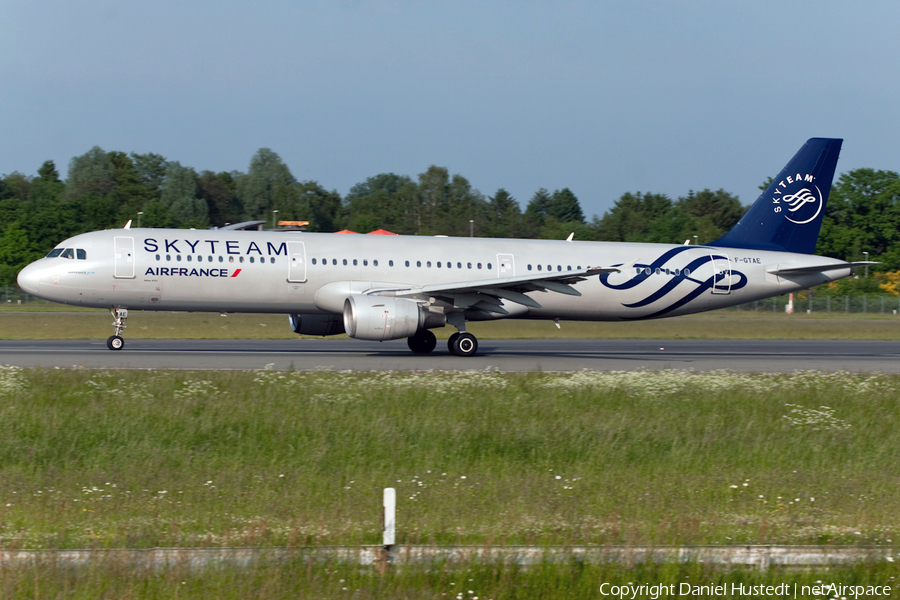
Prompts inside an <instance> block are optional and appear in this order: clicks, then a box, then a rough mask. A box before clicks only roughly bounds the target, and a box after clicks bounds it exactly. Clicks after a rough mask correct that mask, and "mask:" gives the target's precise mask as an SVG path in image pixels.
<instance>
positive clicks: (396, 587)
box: [0, 561, 900, 600]
mask: <svg viewBox="0 0 900 600" xmlns="http://www.w3.org/2000/svg"><path fill="white" fill-rule="evenodd" d="M898 571H900V570H898V568H897V567H896V566H895V565H894V564H891V563H885V562H881V563H875V564H861V565H857V566H854V567H836V568H831V569H827V570H826V569H814V570H798V571H794V570H791V571H782V570H778V569H770V570H767V571H757V570H752V569H747V568H735V569H723V568H715V567H710V566H704V565H700V564H683V565H673V564H665V565H654V564H649V565H639V566H635V567H630V568H626V567H620V566H614V565H585V564H579V563H577V562H572V563H568V564H562V565H551V564H546V565H541V566H537V567H529V568H523V567H517V566H515V565H509V564H506V565H479V564H477V563H474V564H461V565H436V566H434V567H431V568H406V569H391V570H389V571H388V572H387V573H384V574H380V573H378V572H376V571H375V570H374V569H372V568H360V567H355V566H349V565H341V564H333V565H329V564H325V565H312V564H308V563H305V562H302V561H289V562H286V563H281V564H261V565H257V566H254V567H249V568H233V567H229V568H205V569H191V568H187V567H176V568H173V569H168V570H146V569H135V568H133V567H129V566H128V565H123V564H120V563H116V562H115V561H108V562H103V561H101V562H99V563H98V564H94V565H92V566H90V567H86V568H79V569H71V568H64V567H60V566H56V565H52V564H45V565H39V566H36V567H32V566H21V567H16V568H12V569H6V570H0V595H2V597H4V598H37V597H43V598H51V597H52V598H56V597H65V598H71V599H73V600H77V599H79V598H85V599H91V600H94V599H96V598H144V599H148V598H163V599H167V600H168V599H170V598H218V599H230V598H235V599H241V600H243V599H245V598H260V599H268V598H354V599H356V598H362V599H366V600H368V599H380V598H389V599H398V598H399V599H403V598H414V599H419V598H436V599H441V598H449V599H454V598H461V599H466V600H474V599H475V598H478V599H481V600H487V599H493V600H503V599H515V600H530V599H538V600H539V599H545V598H565V599H567V600H579V599H585V600H588V599H591V600H593V599H596V598H603V597H604V596H610V594H612V593H613V592H615V591H617V590H618V589H619V586H629V589H634V588H635V587H637V586H640V585H642V584H643V585H647V586H655V587H654V588H645V589H644V590H640V588H638V589H639V591H643V592H645V593H642V594H640V595H638V596H637V597H638V598H657V597H658V598H672V597H677V596H673V595H672V594H671V592H672V591H674V592H676V594H678V593H679V592H681V593H682V596H681V597H703V598H708V597H712V596H710V595H709V594H703V593H701V594H695V595H689V594H690V592H691V590H697V589H698V588H697V586H724V588H720V589H724V590H726V591H727V592H728V593H727V594H722V595H721V596H720V597H741V598H772V597H776V598H784V597H788V598H794V597H795V596H794V589H795V588H794V586H795V585H796V592H797V596H796V597H798V598H825V597H828V598H830V597H841V596H840V595H839V596H832V595H826V594H825V593H818V594H813V593H812V592H813V588H814V587H816V586H821V585H823V584H825V585H828V584H836V585H842V586H862V589H863V590H865V589H866V588H867V587H868V588H869V592H870V595H869V596H865V595H864V594H863V593H858V597H877V598H885V597H896V596H897V593H896V592H895V591H894V590H895V589H896V588H897V585H896V581H897V577H898V575H900V573H898ZM614 586H616V587H614ZM661 586H667V588H666V590H665V592H666V593H665V595H663V589H662V587H661ZM759 586H784V588H781V589H780V590H779V591H782V592H783V591H784V589H785V588H786V590H787V592H788V593H787V594H777V595H776V594H773V593H772V592H769V593H765V592H763V593H753V592H754V591H755V590H759ZM869 586H871V587H869ZM874 586H878V587H879V590H878V591H879V592H883V591H884V588H883V586H891V592H890V595H889V596H885V595H880V594H879V595H877V596H873V595H871V592H872V591H874V590H873V589H872V587H874ZM706 589H709V588H706ZM738 590H741V591H743V593H739V592H738ZM700 591H701V592H702V591H705V590H704V589H703V588H700ZM773 591H774V590H773ZM612 597H614V598H618V597H619V596H618V595H614V596H612ZM625 597H633V596H628V595H627V592H626V596H625ZM843 597H853V595H851V593H848V592H847V590H846V589H845V590H844V594H843Z"/></svg>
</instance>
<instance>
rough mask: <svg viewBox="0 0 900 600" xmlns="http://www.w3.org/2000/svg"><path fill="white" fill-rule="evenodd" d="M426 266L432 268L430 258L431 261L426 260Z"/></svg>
mask: <svg viewBox="0 0 900 600" xmlns="http://www.w3.org/2000/svg"><path fill="white" fill-rule="evenodd" d="M425 266H426V267H428V268H429V269H430V268H431V261H430V260H429V261H426V262H425Z"/></svg>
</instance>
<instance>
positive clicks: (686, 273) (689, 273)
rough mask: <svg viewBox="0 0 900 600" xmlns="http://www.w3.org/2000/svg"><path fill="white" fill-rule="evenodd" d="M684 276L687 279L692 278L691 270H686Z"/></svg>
mask: <svg viewBox="0 0 900 600" xmlns="http://www.w3.org/2000/svg"><path fill="white" fill-rule="evenodd" d="M684 276H685V277H690V276H691V270H690V269H685V270H684Z"/></svg>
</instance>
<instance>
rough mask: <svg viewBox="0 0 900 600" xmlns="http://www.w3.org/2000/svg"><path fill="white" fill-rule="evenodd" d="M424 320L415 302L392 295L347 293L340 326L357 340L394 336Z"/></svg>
mask: <svg viewBox="0 0 900 600" xmlns="http://www.w3.org/2000/svg"><path fill="white" fill-rule="evenodd" d="M423 324H424V315H423V312H422V309H421V308H420V307H419V303H418V302H416V301H415V300H410V299H408V298H395V297H394V296H365V295H356V296H350V297H349V298H347V299H346V300H345V301H344V330H345V331H346V332H347V335H349V336H350V337H352V338H356V339H358V340H377V341H379V342H382V341H384V340H396V339H400V338H405V337H409V336H411V335H413V334H414V333H415V332H416V331H418V330H419V329H420V328H421V327H422V325H423Z"/></svg>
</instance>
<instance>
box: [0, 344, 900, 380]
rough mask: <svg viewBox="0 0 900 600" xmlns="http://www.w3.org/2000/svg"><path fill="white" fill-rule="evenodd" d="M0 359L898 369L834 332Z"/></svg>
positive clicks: (75, 347)
mask: <svg viewBox="0 0 900 600" xmlns="http://www.w3.org/2000/svg"><path fill="white" fill-rule="evenodd" d="M0 365H15V366H20V367H50V368H52V367H60V368H72V367H81V368H90V369H101V368H103V369H263V368H270V369H276V370H288V369H294V370H313V369H336V370H344V369H354V370H363V371H386V370H427V369H437V370H470V369H477V370H481V369H488V368H492V369H498V370H500V371H505V372H524V371H578V370H582V369H592V370H602V371H622V370H639V369H646V370H661V369H692V370H695V371H711V370H718V369H730V370H732V371H740V372H766V373H772V372H781V373H785V372H793V371H799V370H820V371H842V370H846V371H856V372H881V373H900V341H859V340H854V341H842V340H621V339H603V340H590V339H568V340H567V339H532V340H481V342H480V345H479V351H478V355H476V356H474V357H471V358H460V357H457V356H453V355H451V354H450V353H449V352H448V351H447V349H446V342H444V341H439V342H438V347H437V349H436V350H435V351H434V352H433V353H432V354H428V355H415V354H413V353H412V352H410V351H409V350H408V349H407V346H406V341H405V340H397V341H392V342H384V343H378V342H363V341H357V340H347V339H341V340H325V339H297V340H251V341H247V340H127V341H126V345H125V348H124V349H123V350H121V351H118V352H114V351H111V350H108V349H107V348H106V342H105V340H96V341H95V340H0Z"/></svg>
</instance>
